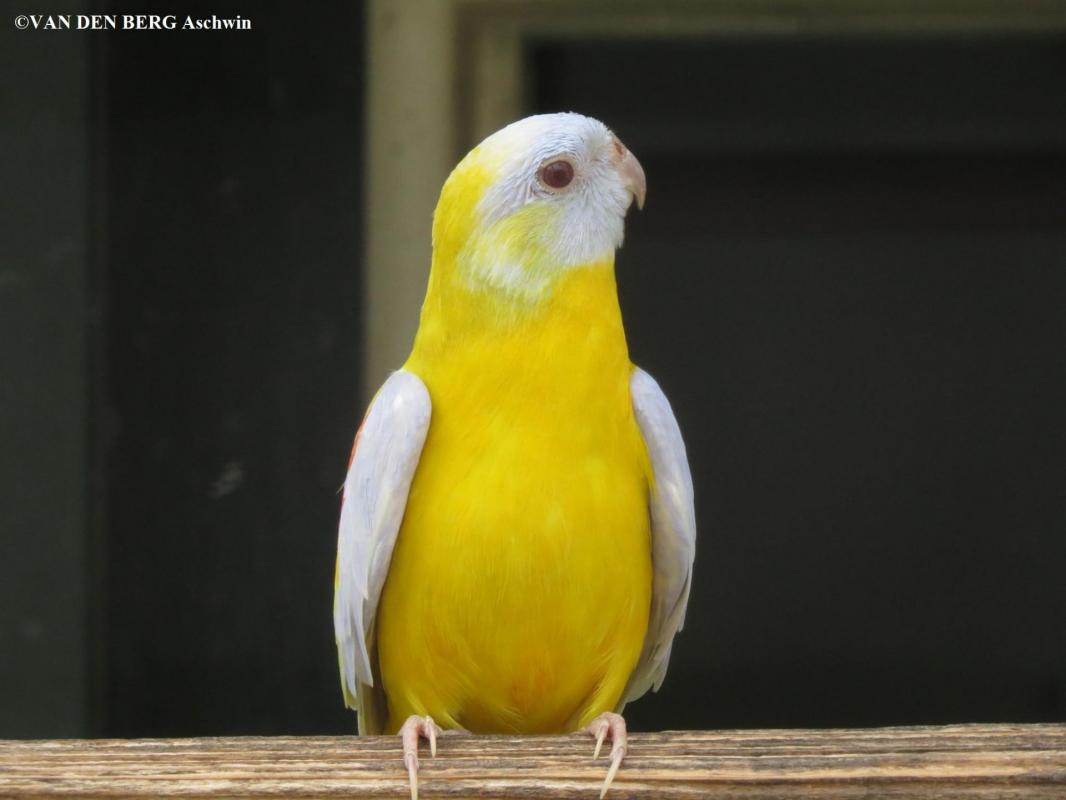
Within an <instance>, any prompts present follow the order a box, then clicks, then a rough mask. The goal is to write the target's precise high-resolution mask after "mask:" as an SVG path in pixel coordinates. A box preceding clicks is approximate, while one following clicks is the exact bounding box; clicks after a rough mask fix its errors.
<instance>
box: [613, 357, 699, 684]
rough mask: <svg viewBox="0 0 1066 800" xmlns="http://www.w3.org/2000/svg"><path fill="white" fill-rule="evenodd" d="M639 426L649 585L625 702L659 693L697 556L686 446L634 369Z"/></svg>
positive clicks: (649, 384)
mask: <svg viewBox="0 0 1066 800" xmlns="http://www.w3.org/2000/svg"><path fill="white" fill-rule="evenodd" d="M629 387H630V393H631V395H632V399H633V411H634V414H635V415H636V419H637V426H638V427H639V428H640V432H641V434H643V436H644V443H645V445H646V447H647V449H648V457H649V458H650V459H651V467H652V472H653V474H654V477H655V485H654V487H653V488H652V493H651V498H650V506H651V509H650V510H651V527H652V566H653V584H652V600H651V614H650V616H649V619H648V633H647V635H646V636H645V639H644V648H643V650H642V651H641V655H640V659H639V661H638V662H637V666H636V669H635V670H634V671H633V674H632V675H631V676H630V678H629V684H628V685H627V686H626V691H625V695H624V696H623V702H624V703H627V702H629V701H631V700H636V699H637V698H638V697H640V696H641V695H643V694H644V693H645V692H647V691H648V689H652V690H655V691H657V690H658V689H659V686H660V685H661V684H662V682H663V678H664V677H665V676H666V667H667V664H668V662H669V660H670V648H671V647H672V646H673V641H674V634H676V633H677V632H678V631H679V630H681V628H682V626H683V625H684V623H685V609H686V608H687V606H688V595H689V588H690V585H691V582H692V563H693V560H694V558H695V556H696V512H695V508H694V505H693V492H692V475H691V473H690V472H689V466H688V458H687V456H686V455H685V443H684V441H683V440H682V438H681V430H680V428H678V425H677V420H676V419H675V418H674V412H673V411H672V410H671V408H670V402H669V401H668V400H667V399H666V395H664V394H663V391H662V389H660V388H659V384H657V383H656V382H655V379H654V378H652V377H651V376H650V375H648V373H646V372H644V371H643V370H641V369H639V368H634V370H633V375H632V377H631V378H630V381H629Z"/></svg>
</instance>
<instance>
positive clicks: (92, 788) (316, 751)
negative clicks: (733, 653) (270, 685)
mask: <svg viewBox="0 0 1066 800" xmlns="http://www.w3.org/2000/svg"><path fill="white" fill-rule="evenodd" d="M423 749H425V748H423ZM606 764H607V761H606V759H604V758H602V757H601V758H600V759H599V760H598V761H595V762H594V761H593V760H592V741H591V740H590V739H589V738H588V737H587V736H583V735H574V736H543V737H517V736H516V737H480V736H468V735H449V736H447V737H445V738H444V739H443V740H442V741H441V744H440V748H439V751H438V753H437V757H436V758H430V757H429V754H428V752H427V753H425V754H424V756H423V758H422V773H421V774H422V779H421V794H420V796H421V797H422V798H423V800H429V799H430V798H433V797H449V798H457V797H467V798H518V797H522V798H530V797H536V798H560V797H568V798H570V797H587V798H595V797H597V795H598V792H599V788H600V784H601V782H602V780H603V777H604V773H605V769H606ZM0 796H3V797H18V798H46V797H60V796H62V797H87V798H148V797H183V798H199V797H233V798H237V797H240V798H276V797H282V796H284V797H294V798H312V797H316V798H317V797H342V796H343V797H398V798H401V797H407V796H408V787H407V777H406V774H405V772H404V770H403V768H402V764H401V761H400V749H399V745H398V742H397V741H396V739H395V738H392V737H368V738H356V737H328V738H327V737H308V738H251V737H247V738H245V737H241V738H218V739H150V740H149V739H145V740H128V741H126V740H98V741H77V740H68V741H0ZM608 797H614V798H615V799H616V800H623V798H666V799H667V800H670V799H671V798H697V797H700V798H703V797H712V798H746V799H748V798H859V797H863V798H866V797H889V798H904V797H907V798H910V797H914V798H917V797H921V798H1038V797H1039V798H1048V797H1066V725H952V726H947V727H913V728H874V729H866V730H738V731H675V732H666V733H636V734H632V735H631V737H630V747H629V755H628V756H627V758H626V761H625V763H624V765H623V767H622V771H621V772H620V773H619V775H618V778H617V780H616V781H615V784H614V786H613V787H612V789H611V791H610V793H609V795H608Z"/></svg>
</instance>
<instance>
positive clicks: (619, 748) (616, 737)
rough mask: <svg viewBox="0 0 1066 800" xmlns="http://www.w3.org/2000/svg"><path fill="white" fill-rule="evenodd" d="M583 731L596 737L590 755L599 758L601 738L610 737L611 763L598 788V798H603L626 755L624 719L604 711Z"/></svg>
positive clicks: (601, 744) (619, 715) (601, 745)
mask: <svg viewBox="0 0 1066 800" xmlns="http://www.w3.org/2000/svg"><path fill="white" fill-rule="evenodd" d="M584 730H585V732H586V733H588V734H589V735H591V736H595V737H596V750H595V752H593V754H592V757H593V758H594V759H595V758H599V756H600V748H601V747H603V740H604V739H606V738H607V737H610V739H611V765H610V767H608V768H607V779H606V780H605V781H604V782H603V788H602V789H600V800H603V797H604V795H606V794H607V790H608V789H610V788H611V781H613V780H614V776H615V775H617V774H618V768H619V767H620V766H622V759H623V758H625V757H626V721H625V720H624V719H622V715H621V714H615V713H612V712H610V711H605V712H604V713H602V714H600V715H599V716H598V717H596V719H594V720H592V722H590V723H589V724H588V725H587V726H586V727H585V728H584Z"/></svg>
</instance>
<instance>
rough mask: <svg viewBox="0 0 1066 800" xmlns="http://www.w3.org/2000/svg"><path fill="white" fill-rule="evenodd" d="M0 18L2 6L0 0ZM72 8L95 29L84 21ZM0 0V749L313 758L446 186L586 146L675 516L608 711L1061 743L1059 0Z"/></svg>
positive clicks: (1064, 288)
mask: <svg viewBox="0 0 1066 800" xmlns="http://www.w3.org/2000/svg"><path fill="white" fill-rule="evenodd" d="M5 5H6V4H5ZM87 6H88V7H87ZM87 6H86V4H83V5H78V4H75V3H71V2H66V0H54V2H51V3H49V4H47V7H44V8H41V9H30V8H25V7H19V8H18V9H5V11H4V15H3V17H2V18H0V30H2V34H0V35H2V42H0V66H2V70H0V76H2V77H0V81H2V83H0V114H2V117H0V119H2V128H0V134H2V143H3V145H2V148H0V158H2V159H3V160H2V162H0V163H2V164H3V186H4V191H3V192H2V193H0V194H2V196H0V203H2V204H3V206H2V215H0V333H2V335H0V354H2V364H3V375H4V377H3V379H2V380H0V432H2V444H0V526H2V527H0V736H3V737H24V738H29V737H51V736H121V737H133V736H164V735H165V736H178V735H206V734H241V733H246V734H253V733H255V734H275V733H276V734H281V733H345V732H351V731H353V730H354V726H355V720H354V716H353V715H352V714H351V713H350V712H346V711H345V710H344V709H343V704H342V701H341V697H340V690H339V685H338V680H337V676H336V658H335V653H334V647H333V633H332V618H331V603H332V573H333V554H334V548H335V524H336V519H337V513H338V501H339V497H338V489H339V486H340V484H341V482H342V480H343V475H344V470H345V466H346V463H347V455H348V451H349V449H350V446H351V437H352V434H353V432H354V430H355V428H356V426H357V425H358V423H359V420H360V419H361V416H362V412H363V408H364V405H365V402H366V400H367V398H368V397H369V396H370V394H372V392H373V391H374V389H375V388H376V387H377V386H378V385H379V384H380V383H381V382H382V380H383V379H384V378H385V376H386V375H387V373H388V371H389V370H390V369H393V368H395V367H397V366H399V364H400V363H402V361H403V358H404V355H405V352H406V348H407V347H408V346H409V344H410V340H411V337H412V334H413V332H414V326H415V321H416V319H417V312H418V306H419V303H420V300H421V294H422V291H423V288H424V282H425V277H426V274H427V270H428V263H429V221H430V213H431V211H432V208H433V205H434V203H435V199H436V194H437V192H438V191H439V187H440V184H441V182H442V181H443V179H444V177H445V176H446V175H447V172H448V170H449V169H450V167H451V166H452V165H453V164H454V163H455V161H456V160H457V159H458V158H459V157H461V155H462V154H463V153H464V152H465V151H466V150H467V149H468V148H469V147H470V146H471V145H473V144H474V143H476V142H477V141H478V140H479V139H480V138H481V137H482V136H484V135H485V134H487V133H489V132H491V131H492V130H495V129H496V128H498V127H500V126H501V125H502V124H504V123H506V122H507V121H510V120H511V119H513V118H516V117H518V116H522V115H524V114H527V113H532V112H538V111H556V110H577V111H580V112H583V113H586V114H590V115H593V116H596V117H599V118H601V119H603V120H604V121H606V122H607V123H608V124H609V125H610V126H611V127H612V128H613V129H614V130H615V131H616V132H617V133H618V134H619V136H620V137H621V138H622V139H623V140H624V141H625V142H626V144H627V145H628V146H629V148H630V149H631V150H633V151H634V152H635V153H636V154H637V155H638V156H639V158H640V159H641V161H642V163H643V165H644V168H645V171H646V173H647V176H648V184H649V194H648V204H647V206H646V210H645V211H644V212H643V213H640V214H634V215H632V216H631V218H630V220H629V223H628V234H627V242H626V246H625V248H624V249H623V250H622V251H621V253H620V254H619V258H618V272H619V283H620V287H621V301H622V307H623V313H624V315H625V317H626V322H627V330H628V334H629V337H630V348H631V351H632V355H633V358H634V360H635V361H636V362H637V363H639V364H640V365H642V366H643V367H644V368H645V369H647V370H648V371H649V372H651V373H652V374H653V375H655V376H656V377H657V378H658V380H659V381H660V383H661V384H662V386H663V388H664V389H665V391H666V392H667V394H668V395H669V397H670V398H671V400H672V402H673V405H674V408H675V410H676V413H677V416H678V417H679V420H680V423H681V427H682V430H683V431H684V433H685V436H686V440H687V442H688V448H689V454H690V459H691V462H692V468H693V473H694V477H695V480H696V491H697V514H698V519H699V523H700V539H699V550H698V556H697V564H696V579H695V584H694V588H693V594H692V606H691V608H690V612H689V615H688V626H687V628H686V630H685V631H684V632H683V633H682V634H681V637H680V639H679V641H678V643H677V644H676V645H675V648H674V656H673V661H672V664H671V668H670V673H669V675H668V678H667V680H666V683H665V685H664V686H663V688H662V690H661V691H660V693H659V694H658V695H657V696H655V695H652V696H650V697H647V698H645V699H643V700H641V701H639V702H637V703H635V704H634V705H631V706H630V707H629V708H628V709H627V715H628V716H629V718H630V721H631V726H632V727H633V728H635V729H658V728H721V727H753V726H815V727H818V726H869V725H883V724H905V723H936V722H953V721H1038V720H1066V484H1064V476H1066V411H1064V408H1066V358H1064V354H1066V350H1064V347H1066V315H1064V313H1063V309H1064V306H1066V92H1064V91H1063V87H1064V85H1066V4H1063V3H1061V2H1042V3H1041V2H1034V3H1030V4H1026V5H1024V7H1022V6H1020V5H1019V4H1016V3H1009V2H995V1H994V0H984V1H983V2H973V3H958V2H950V3H949V2H947V1H946V0H943V1H942V2H938V1H937V0H934V1H933V2H923V3H918V2H903V1H902V0H896V1H894V2H890V1H889V0H863V2H856V3H853V4H847V3H839V2H833V1H832V0H780V2H775V3H746V2H727V1H726V0H706V1H701V0H688V1H687V2H684V1H682V0H675V1H673V2H653V0H648V1H647V2H638V1H636V0H632V1H631V2H607V0H574V1H573V2H564V0H557V1H553V0H500V1H499V2H477V1H475V0H439V1H437V2H432V1H431V0H426V1H425V2H418V1H417V0H381V1H380V2H373V3H369V4H359V3H351V2H346V3H335V4H328V5H327V4H318V5H315V6H308V5H307V4H300V3H284V2H279V1H278V0H274V2H261V3H257V4H255V5H254V7H248V4H238V3H233V2H228V1H227V0H217V2H212V3H206V2H205V3H180V2H179V3H176V4H175V3H172V4H171V5H170V7H168V8H167V10H166V12H165V13H171V14H176V15H179V18H180V17H181V16H183V15H186V14H190V15H194V16H197V17H210V16H211V15H212V14H214V15H217V16H218V17H220V18H233V17H236V16H237V15H238V14H239V15H241V16H242V17H244V18H247V19H250V20H251V21H252V29H251V30H249V31H214V32H187V31H180V30H176V31H101V32H90V31H76V30H72V31H53V32H48V31H33V30H27V31H20V30H16V29H15V27H14V25H13V24H12V20H13V19H14V17H15V15H16V14H18V13H41V14H62V13H71V14H78V13H100V14H108V13H117V14H134V13H146V14H147V13H160V12H159V9H158V8H155V7H153V6H154V4H150V3H148V2H146V1H145V0H129V2H123V3H121V4H115V3H107V2H102V3H92V2H90V3H88V4H87Z"/></svg>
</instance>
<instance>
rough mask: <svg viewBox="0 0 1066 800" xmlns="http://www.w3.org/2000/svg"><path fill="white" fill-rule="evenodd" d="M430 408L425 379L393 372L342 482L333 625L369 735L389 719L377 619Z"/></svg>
mask: <svg viewBox="0 0 1066 800" xmlns="http://www.w3.org/2000/svg"><path fill="white" fill-rule="evenodd" d="M430 412H431V406H430V400H429V392H428V391H427V390H426V387H425V384H423V383H422V381H421V380H420V379H419V378H418V377H417V376H416V375H414V374H413V373H410V372H406V371H404V370H400V371H398V372H394V373H393V374H392V375H391V376H390V377H389V379H388V380H387V381H385V385H384V386H382V387H381V389H380V390H379V391H378V393H377V396H376V397H375V398H374V400H373V401H372V402H371V404H370V408H369V409H368V410H367V413H366V418H365V419H364V420H363V424H362V426H360V428H359V432H358V433H357V434H356V435H355V445H354V447H353V448H352V460H351V463H350V464H349V466H348V476H347V477H346V478H345V480H344V499H343V501H342V504H341V518H340V526H339V530H338V532H337V573H336V578H335V581H334V597H333V627H334V632H335V633H336V639H337V658H338V660H339V662H340V672H341V686H342V688H343V689H344V701H345V704H346V705H347V706H348V707H349V708H358V709H359V728H360V730H361V731H362V732H363V733H380V732H381V731H380V728H381V726H382V725H383V724H384V713H383V709H384V706H383V702H384V695H383V693H382V692H381V686H380V680H379V681H375V672H376V670H377V667H376V660H377V659H376V656H375V653H374V649H375V648H374V641H375V639H374V620H375V617H376V615H377V609H378V600H379V599H380V597H381V588H382V586H384V585H385V576H386V575H387V574H388V571H389V561H390V560H391V559H392V549H393V545H394V544H395V543H396V535H397V534H398V533H399V530H400V523H401V522H403V515H404V510H405V509H406V507H407V493H408V491H409V490H410V488H411V480H412V479H413V478H414V475H415V469H416V468H417V466H418V459H419V456H420V455H421V453H422V445H423V444H424V443H425V440H426V432H427V431H428V430H429V419H430ZM375 683H377V686H376V687H375Z"/></svg>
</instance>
